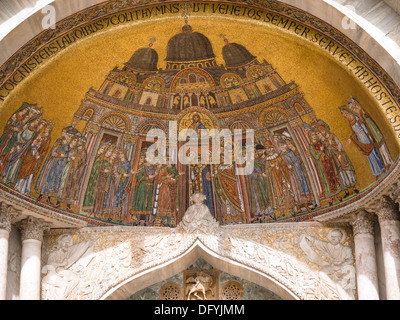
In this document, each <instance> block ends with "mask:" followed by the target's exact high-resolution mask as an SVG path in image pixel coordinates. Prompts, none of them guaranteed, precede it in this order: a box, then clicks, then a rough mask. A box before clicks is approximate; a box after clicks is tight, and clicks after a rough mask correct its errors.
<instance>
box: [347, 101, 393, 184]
mask: <svg viewBox="0 0 400 320" xmlns="http://www.w3.org/2000/svg"><path fill="white" fill-rule="evenodd" d="M339 109H340V111H341V112H342V115H343V117H345V118H346V119H347V120H348V122H349V125H350V127H351V129H352V130H353V133H354V134H353V135H352V136H351V137H350V139H351V140H352V141H353V143H354V144H355V145H356V146H357V148H358V149H359V150H360V151H361V152H362V153H363V154H364V155H366V156H367V158H368V162H369V165H370V167H371V170H372V174H373V175H374V176H375V177H377V178H378V176H380V175H381V174H382V173H383V172H384V170H385V166H384V164H383V163H382V160H381V157H380V156H379V154H378V152H377V150H376V147H375V141H374V140H373V138H372V135H371V133H370V132H369V130H368V128H367V126H366V125H365V122H364V121H363V120H362V119H360V117H358V116H356V115H355V114H354V113H353V112H351V110H350V109H348V108H347V107H345V106H344V107H339Z"/></svg>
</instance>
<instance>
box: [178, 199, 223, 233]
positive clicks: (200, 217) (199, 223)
mask: <svg viewBox="0 0 400 320" xmlns="http://www.w3.org/2000/svg"><path fill="white" fill-rule="evenodd" d="M190 200H191V201H193V203H194V204H193V205H191V206H190V207H189V208H188V209H187V211H186V212H185V215H184V216H183V219H182V221H181V222H180V224H179V227H180V228H181V229H183V230H184V231H186V232H188V233H193V232H194V231H196V230H202V231H205V232H207V233H209V232H212V231H215V230H216V229H217V228H218V222H217V221H216V220H215V219H214V217H213V216H212V215H211V212H210V209H209V208H208V207H207V206H206V205H205V204H204V203H203V202H204V200H206V196H205V195H203V194H202V193H200V192H196V193H194V194H193V195H192V196H191V197H190Z"/></svg>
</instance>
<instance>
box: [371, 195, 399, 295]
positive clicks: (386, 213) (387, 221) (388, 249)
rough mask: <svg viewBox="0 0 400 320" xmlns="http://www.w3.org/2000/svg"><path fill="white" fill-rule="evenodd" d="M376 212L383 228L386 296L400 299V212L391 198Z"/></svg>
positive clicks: (383, 202)
mask: <svg viewBox="0 0 400 320" xmlns="http://www.w3.org/2000/svg"><path fill="white" fill-rule="evenodd" d="M376 214H377V216H378V219H379V225H380V228H381V239H382V249H383V263H384V266H385V280H386V281H385V282H386V298H387V300H400V214H399V211H398V208H397V206H396V204H395V203H394V202H393V201H391V200H390V199H385V200H384V201H382V202H381V203H380V205H379V207H378V208H377V210H376Z"/></svg>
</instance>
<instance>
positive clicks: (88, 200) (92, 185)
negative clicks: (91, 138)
mask: <svg viewBox="0 0 400 320" xmlns="http://www.w3.org/2000/svg"><path fill="white" fill-rule="evenodd" d="M107 147H109V145H108V144H105V143H103V144H101V145H100V146H99V149H98V150H97V153H96V156H95V159H94V161H93V166H92V170H91V172H90V176H89V182H88V185H87V188H86V193H85V198H84V201H83V210H84V211H88V212H92V213H93V206H94V199H95V192H96V187H97V180H98V178H99V173H100V170H102V168H101V166H102V164H103V159H104V156H105V152H106V149H107Z"/></svg>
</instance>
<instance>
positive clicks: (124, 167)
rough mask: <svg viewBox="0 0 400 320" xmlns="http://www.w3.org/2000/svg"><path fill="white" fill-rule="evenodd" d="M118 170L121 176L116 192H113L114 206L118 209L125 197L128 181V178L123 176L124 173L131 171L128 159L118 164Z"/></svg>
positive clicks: (120, 207)
mask: <svg viewBox="0 0 400 320" xmlns="http://www.w3.org/2000/svg"><path fill="white" fill-rule="evenodd" d="M119 170H120V172H121V178H120V180H119V183H118V187H117V192H116V194H115V208H116V209H117V210H118V211H120V210H121V209H122V207H123V205H124V200H125V199H126V187H127V185H128V183H129V180H130V178H129V177H125V176H124V174H129V172H130V171H131V165H130V163H129V161H124V162H122V163H120V164H119Z"/></svg>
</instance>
